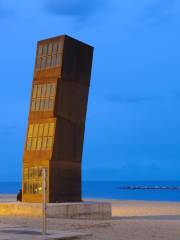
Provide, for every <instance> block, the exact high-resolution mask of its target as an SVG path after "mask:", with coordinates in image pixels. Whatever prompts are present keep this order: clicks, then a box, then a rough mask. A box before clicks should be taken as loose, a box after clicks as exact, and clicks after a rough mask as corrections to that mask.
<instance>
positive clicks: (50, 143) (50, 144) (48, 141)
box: [47, 137, 53, 150]
mask: <svg viewBox="0 0 180 240" xmlns="http://www.w3.org/2000/svg"><path fill="white" fill-rule="evenodd" d="M52 144H53V138H52V137H48V138H47V150H49V149H51V148H52Z"/></svg>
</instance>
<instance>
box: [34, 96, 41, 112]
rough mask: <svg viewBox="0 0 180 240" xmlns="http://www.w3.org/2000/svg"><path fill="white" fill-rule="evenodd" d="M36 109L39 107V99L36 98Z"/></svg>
mask: <svg viewBox="0 0 180 240" xmlns="http://www.w3.org/2000/svg"><path fill="white" fill-rule="evenodd" d="M35 109H36V111H39V109H40V100H39V99H37V100H36V108H35Z"/></svg>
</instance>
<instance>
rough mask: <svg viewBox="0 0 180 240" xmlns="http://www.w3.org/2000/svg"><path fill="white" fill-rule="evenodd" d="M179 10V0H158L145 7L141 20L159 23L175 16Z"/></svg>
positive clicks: (151, 23) (154, 23) (148, 22)
mask: <svg viewBox="0 0 180 240" xmlns="http://www.w3.org/2000/svg"><path fill="white" fill-rule="evenodd" d="M178 11H179V2H178V1H177V0H156V1H154V2H153V1H152V3H151V4H149V5H148V7H146V8H145V9H144V14H143V15H142V16H141V19H140V20H142V21H143V22H145V23H147V24H149V25H159V24H161V23H164V22H167V21H168V20H170V19H172V18H173V17H175V16H176V15H177V14H178Z"/></svg>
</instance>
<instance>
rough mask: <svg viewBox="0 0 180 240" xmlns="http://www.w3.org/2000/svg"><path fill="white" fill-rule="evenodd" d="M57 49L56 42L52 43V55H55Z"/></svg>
mask: <svg viewBox="0 0 180 240" xmlns="http://www.w3.org/2000/svg"><path fill="white" fill-rule="evenodd" d="M57 49H58V45H57V42H54V43H53V54H56V53H57Z"/></svg>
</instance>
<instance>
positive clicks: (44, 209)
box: [42, 168, 47, 235]
mask: <svg viewBox="0 0 180 240" xmlns="http://www.w3.org/2000/svg"><path fill="white" fill-rule="evenodd" d="M42 223H43V224H42V234H43V235H46V230H47V229H46V228H47V226H46V169H45V168H43V169H42Z"/></svg>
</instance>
